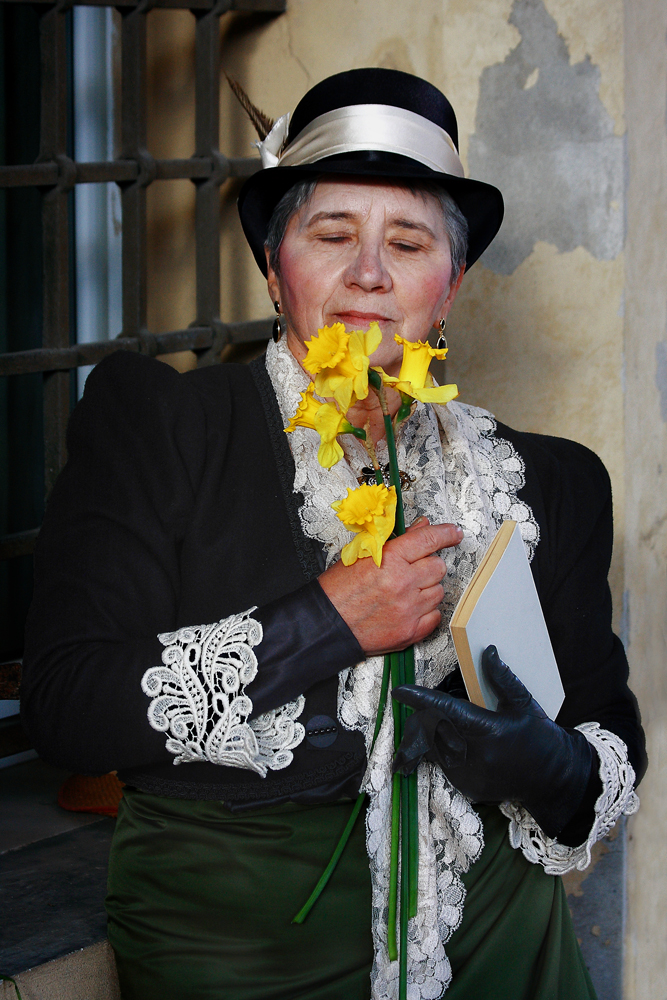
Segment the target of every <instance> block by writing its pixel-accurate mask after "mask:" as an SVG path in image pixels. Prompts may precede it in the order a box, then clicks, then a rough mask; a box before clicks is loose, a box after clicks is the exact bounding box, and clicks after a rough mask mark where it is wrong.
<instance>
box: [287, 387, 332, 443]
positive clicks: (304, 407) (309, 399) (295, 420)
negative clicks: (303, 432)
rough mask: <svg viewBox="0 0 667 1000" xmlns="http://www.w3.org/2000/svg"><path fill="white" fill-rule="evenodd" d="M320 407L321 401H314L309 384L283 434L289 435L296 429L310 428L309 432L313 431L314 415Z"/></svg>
mask: <svg viewBox="0 0 667 1000" xmlns="http://www.w3.org/2000/svg"><path fill="white" fill-rule="evenodd" d="M322 405H323V404H322V400H321V399H315V397H314V395H313V385H312V383H311V384H310V385H309V386H308V388H307V389H306V391H305V392H302V393H301V400H300V401H299V405H298V407H297V411H296V413H295V414H294V416H293V417H292V419H291V420H290V422H289V424H288V425H287V427H286V428H285V433H286V434H290V433H291V432H292V431H293V430H294V429H295V428H296V427H310V428H311V430H315V414H316V413H317V411H318V410H319V409H320V407H321V406H322Z"/></svg>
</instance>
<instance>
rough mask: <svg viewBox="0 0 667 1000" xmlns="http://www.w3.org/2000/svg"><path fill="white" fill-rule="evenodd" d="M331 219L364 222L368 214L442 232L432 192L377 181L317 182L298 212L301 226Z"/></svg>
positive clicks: (345, 180)
mask: <svg viewBox="0 0 667 1000" xmlns="http://www.w3.org/2000/svg"><path fill="white" fill-rule="evenodd" d="M322 214H323V215H324V216H327V215H331V216H332V217H334V216H338V217H348V218H350V219H351V220H353V221H354V220H355V219H357V218H358V219H359V220H360V221H363V219H364V218H366V217H368V216H369V214H373V215H381V216H384V217H386V218H387V219H388V220H394V219H397V218H408V219H414V220H415V221H417V222H426V223H429V224H430V225H431V226H437V228H442V225H443V223H442V209H441V207H440V204H439V202H438V200H437V198H435V196H434V195H432V194H431V193H430V192H427V191H420V190H419V189H414V190H411V189H410V188H408V187H406V186H405V185H402V184H397V183H395V182H389V181H381V180H376V179H369V180H366V179H359V180H348V179H340V180H339V179H338V178H325V179H323V180H321V181H318V183H317V185H316V186H315V189H314V191H313V193H312V195H311V197H310V198H309V199H308V201H307V203H306V204H305V205H304V206H303V207H302V208H301V210H300V212H299V222H300V225H301V226H304V225H308V224H309V221H310V220H312V219H314V218H315V217H321V216H322Z"/></svg>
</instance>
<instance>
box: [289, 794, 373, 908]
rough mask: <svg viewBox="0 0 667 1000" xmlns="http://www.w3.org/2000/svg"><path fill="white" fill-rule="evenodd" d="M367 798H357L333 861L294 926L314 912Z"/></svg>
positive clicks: (362, 795)
mask: <svg viewBox="0 0 667 1000" xmlns="http://www.w3.org/2000/svg"><path fill="white" fill-rule="evenodd" d="M365 798H366V793H365V792H361V793H360V794H359V795H358V796H357V801H356V802H355V803H354V808H353V809H352V812H351V814H350V818H349V819H348V821H347V825H346V827H345V829H344V830H343V833H342V835H341V838H340V840H339V841H338V843H337V844H336V848H335V850H334V852H333V854H332V855H331V860H330V861H329V864H328V865H327V866H326V868H325V869H324V871H323V872H322V874H321V876H320V879H319V881H318V883H317V885H316V886H315V888H314V889H313V891H312V893H311V895H310V896H309V897H308V900H307V901H306V903H305V904H304V905H303V906H302V907H301V909H300V910H299V912H298V913H297V915H296V916H295V917H294V918H293V919H292V923H293V924H302V923H303V922H304V920H305V919H306V917H307V916H308V914H309V913H310V911H311V910H312V908H313V906H314V905H315V903H316V902H317V900H318V899H319V897H320V895H321V893H322V890H323V889H324V887H325V885H326V884H327V882H328V881H329V879H330V878H331V876H332V875H333V872H334V869H335V867H336V865H337V864H338V861H339V859H340V856H341V854H342V853H343V851H344V849H345V845H346V844H347V842H348V840H349V839H350V834H351V833H352V829H353V827H354V824H355V822H356V819H357V816H358V815H359V813H360V811H361V807H362V806H363V804H364V800H365Z"/></svg>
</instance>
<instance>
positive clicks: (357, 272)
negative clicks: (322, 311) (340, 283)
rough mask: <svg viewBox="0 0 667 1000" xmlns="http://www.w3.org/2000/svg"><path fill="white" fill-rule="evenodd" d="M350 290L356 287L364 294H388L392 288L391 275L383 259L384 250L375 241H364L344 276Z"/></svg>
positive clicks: (358, 247)
mask: <svg viewBox="0 0 667 1000" xmlns="http://www.w3.org/2000/svg"><path fill="white" fill-rule="evenodd" d="M344 280H345V284H346V286H347V287H348V288H350V287H354V286H356V287H357V288H361V289H362V291H364V292H387V291H389V289H390V288H391V275H390V274H389V272H388V271H387V269H386V267H385V264H384V261H383V259H382V248H381V246H380V244H378V243H376V242H375V240H362V241H361V242H360V243H359V245H358V246H357V249H356V253H355V257H354V260H352V261H351V262H350V264H349V266H348V268H347V270H346V272H345V275H344Z"/></svg>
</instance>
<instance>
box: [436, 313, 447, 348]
mask: <svg viewBox="0 0 667 1000" xmlns="http://www.w3.org/2000/svg"><path fill="white" fill-rule="evenodd" d="M446 326H447V320H446V319H441V320H440V322H439V323H438V328H439V330H440V336H439V337H438V343H437V344H436V345H435V346H436V348H437V350H438V351H442V350H443V349H444V350H445V351H446V350H447V338H446V337H445V327H446Z"/></svg>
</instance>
